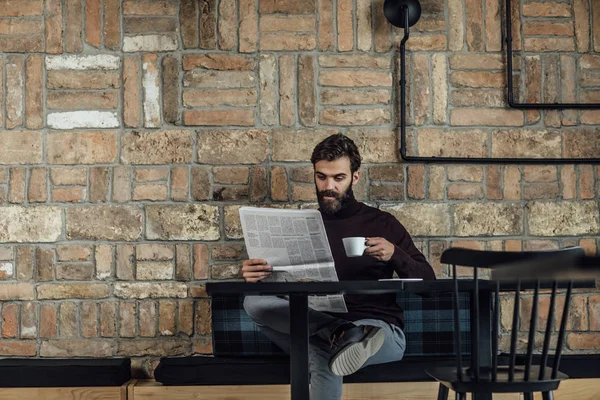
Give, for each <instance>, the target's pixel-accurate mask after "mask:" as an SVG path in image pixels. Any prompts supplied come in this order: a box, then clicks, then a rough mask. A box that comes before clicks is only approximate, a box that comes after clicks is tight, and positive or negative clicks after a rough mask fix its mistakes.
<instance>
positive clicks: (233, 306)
mask: <svg viewBox="0 0 600 400" xmlns="http://www.w3.org/2000/svg"><path fill="white" fill-rule="evenodd" d="M243 301H244V299H243V297H235V296H220V297H213V299H212V329H213V352H214V355H215V356H237V357H239V356H281V355H284V352H283V351H282V350H281V349H280V348H279V347H277V346H276V345H274V344H273V343H272V342H271V341H270V340H269V339H267V337H266V336H264V335H263V334H262V333H261V332H260V331H259V330H258V328H257V327H256V325H255V324H254V323H253V322H252V320H251V319H250V317H249V316H248V314H246V312H245V311H244V307H243ZM397 301H398V304H399V305H400V306H401V307H402V308H403V309H404V319H405V329H404V333H405V335H406V342H407V347H406V352H405V355H407V356H409V355H410V356H444V355H454V328H453V324H454V319H453V311H452V302H453V300H452V294H451V293H437V294H433V295H431V296H430V297H422V296H419V295H417V294H413V293H407V292H399V293H398V296H397ZM469 308H470V296H469V293H468V292H465V293H460V294H459V317H460V326H461V339H462V342H461V343H462V349H461V350H462V352H463V354H468V353H469V352H470V351H469V349H470V346H471V335H470V318H469Z"/></svg>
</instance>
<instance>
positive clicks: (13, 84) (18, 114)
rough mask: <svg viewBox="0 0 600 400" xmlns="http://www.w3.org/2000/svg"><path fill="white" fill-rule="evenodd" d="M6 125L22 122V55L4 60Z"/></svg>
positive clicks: (17, 124)
mask: <svg viewBox="0 0 600 400" xmlns="http://www.w3.org/2000/svg"><path fill="white" fill-rule="evenodd" d="M4 68H5V70H6V95H5V96H6V99H5V100H6V127H7V128H8V129H12V128H14V127H16V126H21V125H22V124H23V114H24V110H23V83H24V81H25V76H24V71H23V57H22V56H14V55H12V56H8V57H7V61H6V66H5V67H4Z"/></svg>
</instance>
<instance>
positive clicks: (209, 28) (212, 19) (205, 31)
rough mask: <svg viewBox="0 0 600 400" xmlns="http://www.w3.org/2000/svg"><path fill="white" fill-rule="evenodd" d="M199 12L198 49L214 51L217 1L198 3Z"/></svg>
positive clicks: (205, 0)
mask: <svg viewBox="0 0 600 400" xmlns="http://www.w3.org/2000/svg"><path fill="white" fill-rule="evenodd" d="M198 7H199V11H200V22H199V24H200V48H201V49H216V47H217V40H216V34H215V31H216V28H217V0H203V1H202V2H199V3H198Z"/></svg>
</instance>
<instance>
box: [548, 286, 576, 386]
mask: <svg viewBox="0 0 600 400" xmlns="http://www.w3.org/2000/svg"><path fill="white" fill-rule="evenodd" d="M572 291H573V281H569V286H568V287H567V294H566V295H565V307H564V308H563V315H562V320H561V321H560V331H559V332H558V342H557V344H556V354H555V355H554V366H553V367H552V379H556V374H557V373H558V367H559V365H560V356H561V355H562V350H563V341H564V338H565V330H566V329H567V321H568V319H569V305H570V303H571V292H572Z"/></svg>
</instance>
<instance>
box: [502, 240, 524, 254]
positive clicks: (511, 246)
mask: <svg viewBox="0 0 600 400" xmlns="http://www.w3.org/2000/svg"><path fill="white" fill-rule="evenodd" d="M504 249H505V250H506V251H522V243H521V241H520V240H507V241H506V242H504Z"/></svg>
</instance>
